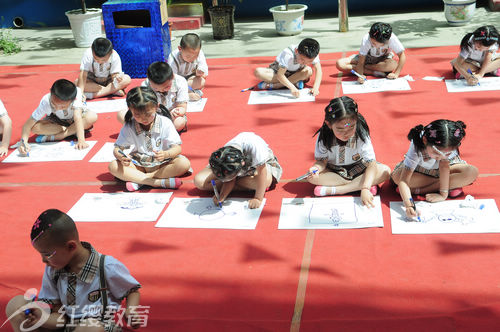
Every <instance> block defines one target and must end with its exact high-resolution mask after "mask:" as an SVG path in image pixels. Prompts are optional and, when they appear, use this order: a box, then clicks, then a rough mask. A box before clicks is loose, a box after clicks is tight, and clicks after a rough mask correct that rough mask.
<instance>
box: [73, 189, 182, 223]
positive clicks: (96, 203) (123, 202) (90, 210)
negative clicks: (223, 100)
mask: <svg viewBox="0 0 500 332" xmlns="http://www.w3.org/2000/svg"><path fill="white" fill-rule="evenodd" d="M171 196H172V193H171V192H165V193H123V192H121V193H85V194H83V196H82V197H81V198H80V199H79V200H78V202H76V204H75V205H74V206H73V207H72V208H71V210H69V212H68V215H69V216H70V217H71V218H73V220H75V221H156V220H157V219H158V216H159V215H160V213H161V211H162V210H163V208H164V207H165V205H166V204H167V203H168V201H169V200H170V197H171Z"/></svg>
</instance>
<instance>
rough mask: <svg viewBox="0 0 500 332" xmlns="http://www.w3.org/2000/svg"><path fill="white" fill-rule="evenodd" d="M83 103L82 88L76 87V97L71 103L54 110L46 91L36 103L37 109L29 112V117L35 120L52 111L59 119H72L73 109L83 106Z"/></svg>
mask: <svg viewBox="0 0 500 332" xmlns="http://www.w3.org/2000/svg"><path fill="white" fill-rule="evenodd" d="M83 103H84V100H83V94H82V90H80V88H78V87H77V88H76V97H75V100H74V101H73V103H72V104H71V105H70V106H69V107H68V108H67V109H65V110H59V111H56V110H55V109H54V108H53V107H52V105H51V103H50V93H47V94H46V95H45V96H43V97H42V100H41V101H40V105H38V107H37V109H36V110H35V111H34V112H33V114H31V117H32V118H33V119H35V120H36V121H40V120H41V119H42V118H43V117H44V116H46V115H50V114H52V113H54V114H55V115H56V116H57V117H58V118H59V119H61V120H67V119H73V116H74V111H75V109H77V108H83V105H84V104H83Z"/></svg>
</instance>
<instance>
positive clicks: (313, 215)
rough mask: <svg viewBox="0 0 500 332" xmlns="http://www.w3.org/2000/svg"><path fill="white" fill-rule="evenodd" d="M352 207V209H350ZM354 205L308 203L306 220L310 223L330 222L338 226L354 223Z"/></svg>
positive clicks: (355, 219)
mask: <svg viewBox="0 0 500 332" xmlns="http://www.w3.org/2000/svg"><path fill="white" fill-rule="evenodd" d="M351 208H353V209H351ZM357 221H358V220H357V216H356V206H355V205H353V206H352V207H347V208H346V207H345V206H344V207H342V206H335V204H321V203H314V202H313V203H312V204H310V208H309V214H308V222H309V223H310V224H330V225H333V226H335V227H338V226H339V225H340V224H351V223H356V222H357Z"/></svg>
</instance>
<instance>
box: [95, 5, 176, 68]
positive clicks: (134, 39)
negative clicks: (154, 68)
mask: <svg viewBox="0 0 500 332" xmlns="http://www.w3.org/2000/svg"><path fill="white" fill-rule="evenodd" d="M102 14H103V19H104V28H105V30H106V37H107V38H108V39H109V40H111V42H112V43H113V48H114V49H115V50H116V51H117V52H118V54H119V55H120V58H121V61H122V67H123V71H124V72H125V73H126V74H128V75H129V76H130V77H133V78H141V77H146V73H147V69H148V66H149V65H150V64H151V63H152V62H155V61H166V60H167V59H168V56H169V54H170V50H171V44H170V33H169V28H168V16H167V4H166V1H165V0H110V1H107V2H105V3H104V4H103V5H102Z"/></svg>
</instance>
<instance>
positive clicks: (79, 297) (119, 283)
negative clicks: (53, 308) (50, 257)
mask: <svg viewBox="0 0 500 332" xmlns="http://www.w3.org/2000/svg"><path fill="white" fill-rule="evenodd" d="M82 245H83V246H84V247H85V249H87V250H89V251H90V256H89V258H88V260H87V262H86V263H85V265H84V266H83V268H82V269H81V270H80V271H79V272H78V273H77V274H74V273H69V272H67V271H66V270H65V269H60V270H56V269H54V268H53V267H50V266H46V267H45V272H44V274H43V279H42V286H41V289H40V294H39V296H38V297H39V300H40V301H43V302H46V303H48V304H52V305H59V304H62V305H63V306H64V307H65V309H64V313H65V315H66V316H67V318H66V321H67V325H66V329H65V330H64V331H73V330H74V329H75V327H76V324H78V322H79V321H81V320H84V319H85V318H97V319H100V318H101V317H102V316H103V315H105V316H106V317H108V315H110V313H112V312H113V310H117V309H118V308H119V307H120V304H121V301H122V300H123V299H124V298H125V297H126V296H128V295H129V294H130V293H131V292H132V291H135V290H137V289H139V288H140V287H141V285H140V284H139V283H138V282H137V280H135V279H134V277H132V276H131V275H130V272H129V270H128V269H127V267H126V266H125V265H123V264H122V263H121V262H120V261H118V260H117V259H116V258H114V257H112V256H106V257H105V260H104V275H105V279H106V286H107V310H104V312H103V301H102V293H101V292H100V291H99V290H100V288H101V280H100V271H99V259H100V256H101V254H100V253H98V252H97V251H96V250H95V249H94V248H93V247H92V245H91V244H90V243H87V242H82ZM75 277H76V278H75ZM75 279H76V280H75ZM68 286H69V287H68ZM71 302H73V304H71ZM63 324H64V321H61V325H63ZM104 324H105V330H106V331H113V327H114V323H113V322H105V323H104ZM114 331H117V330H116V327H115V330H114Z"/></svg>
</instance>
